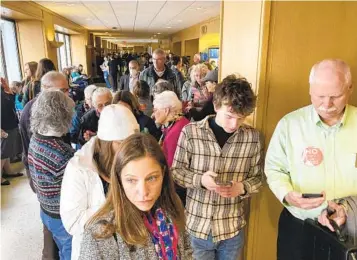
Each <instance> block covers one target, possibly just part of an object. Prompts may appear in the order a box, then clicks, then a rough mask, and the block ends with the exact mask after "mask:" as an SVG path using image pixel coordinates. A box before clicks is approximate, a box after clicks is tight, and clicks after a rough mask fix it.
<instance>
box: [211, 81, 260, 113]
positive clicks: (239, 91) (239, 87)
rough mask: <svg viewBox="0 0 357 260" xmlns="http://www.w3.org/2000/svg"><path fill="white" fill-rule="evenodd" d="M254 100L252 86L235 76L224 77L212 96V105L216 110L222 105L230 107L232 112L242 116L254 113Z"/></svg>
mask: <svg viewBox="0 0 357 260" xmlns="http://www.w3.org/2000/svg"><path fill="white" fill-rule="evenodd" d="M256 99H257V97H256V96H255V94H254V92H253V90H252V84H250V83H249V82H248V81H247V80H246V79H245V78H239V77H237V76H236V75H229V76H227V77H225V78H224V79H223V80H222V82H221V83H219V84H218V86H217V88H216V91H215V92H214V94H213V103H214V105H215V107H216V108H220V107H221V106H222V105H226V106H231V107H232V109H233V111H234V112H236V113H238V114H241V115H244V116H248V115H250V114H251V113H252V112H253V111H254V109H255V106H256Z"/></svg>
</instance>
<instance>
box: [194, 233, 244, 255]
mask: <svg viewBox="0 0 357 260" xmlns="http://www.w3.org/2000/svg"><path fill="white" fill-rule="evenodd" d="M243 245H244V229H242V230H240V231H239V234H238V235H236V236H235V237H232V238H230V239H226V240H222V241H219V242H216V243H214V242H213V241H212V234H211V233H210V234H209V235H208V239H207V240H204V239H200V238H196V237H194V236H192V235H191V246H192V249H193V259H204V260H238V259H239V256H240V254H241V252H242V249H243Z"/></svg>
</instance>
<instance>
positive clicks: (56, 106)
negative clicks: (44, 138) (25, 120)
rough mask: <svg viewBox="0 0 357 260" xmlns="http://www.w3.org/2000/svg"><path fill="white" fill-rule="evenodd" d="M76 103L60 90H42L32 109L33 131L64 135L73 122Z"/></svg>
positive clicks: (31, 124)
mask: <svg viewBox="0 0 357 260" xmlns="http://www.w3.org/2000/svg"><path fill="white" fill-rule="evenodd" d="M74 107H75V104H74V102H73V100H72V99H71V98H70V97H68V96H66V95H65V94H64V93H63V92H61V91H58V90H54V89H53V90H51V89H50V90H48V91H42V92H41V93H40V94H39V95H38V97H37V99H36V101H35V103H34V104H33V106H32V109H31V121H30V122H31V123H30V126H31V131H32V132H33V133H41V134H46V133H49V132H55V133H59V135H60V136H61V135H64V134H66V133H68V130H69V127H70V126H71V123H72V116H73V113H74Z"/></svg>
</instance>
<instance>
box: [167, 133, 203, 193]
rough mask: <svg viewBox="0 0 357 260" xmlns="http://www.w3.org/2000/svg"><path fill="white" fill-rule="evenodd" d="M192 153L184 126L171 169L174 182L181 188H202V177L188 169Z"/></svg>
mask: <svg viewBox="0 0 357 260" xmlns="http://www.w3.org/2000/svg"><path fill="white" fill-rule="evenodd" d="M192 151H193V149H192V144H191V142H190V141H189V140H188V136H187V126H186V127H184V128H183V130H182V132H181V134H180V138H179V140H178V143H177V148H176V152H175V155H174V160H173V163H172V168H171V171H172V176H173V179H174V181H175V182H176V183H177V184H178V185H180V186H182V187H185V188H202V186H201V179H202V175H199V174H196V173H194V172H192V171H191V170H190V168H189V166H190V161H191V157H192Z"/></svg>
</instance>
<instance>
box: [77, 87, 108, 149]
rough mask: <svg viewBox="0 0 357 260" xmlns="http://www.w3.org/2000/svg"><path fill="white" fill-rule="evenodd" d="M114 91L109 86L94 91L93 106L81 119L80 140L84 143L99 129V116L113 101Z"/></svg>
mask: <svg viewBox="0 0 357 260" xmlns="http://www.w3.org/2000/svg"><path fill="white" fill-rule="evenodd" d="M112 99H113V97H112V93H111V92H110V90H109V89H108V88H105V87H100V88H98V89H96V90H95V91H94V92H93V96H92V102H93V108H92V109H91V110H89V111H88V112H87V113H85V114H84V115H83V117H82V119H81V125H80V132H79V136H78V142H79V143H80V144H81V145H84V144H85V143H86V142H87V141H88V140H89V139H90V138H91V137H92V136H94V135H96V133H97V131H98V121H99V116H100V113H101V112H102V110H103V109H104V107H105V106H107V105H110V104H111V103H112Z"/></svg>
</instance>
